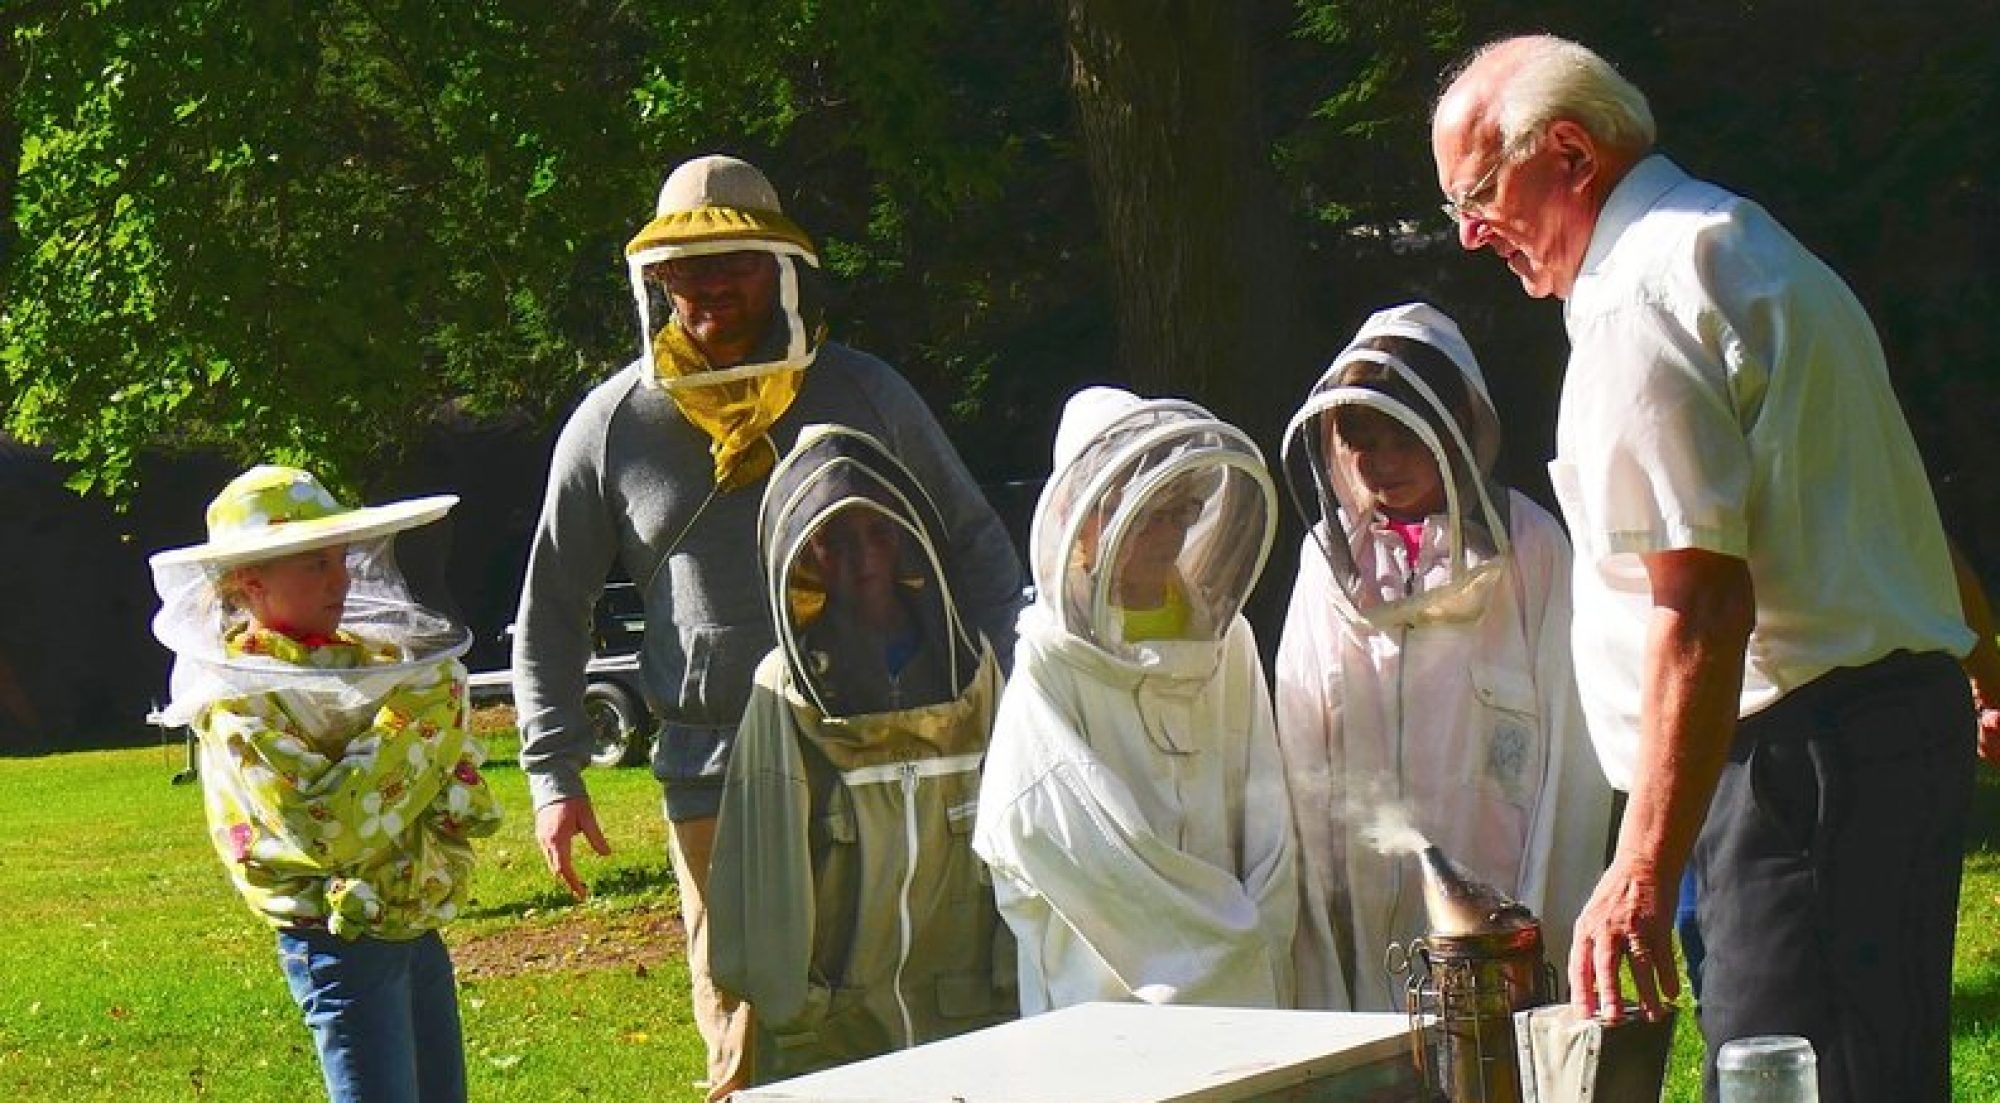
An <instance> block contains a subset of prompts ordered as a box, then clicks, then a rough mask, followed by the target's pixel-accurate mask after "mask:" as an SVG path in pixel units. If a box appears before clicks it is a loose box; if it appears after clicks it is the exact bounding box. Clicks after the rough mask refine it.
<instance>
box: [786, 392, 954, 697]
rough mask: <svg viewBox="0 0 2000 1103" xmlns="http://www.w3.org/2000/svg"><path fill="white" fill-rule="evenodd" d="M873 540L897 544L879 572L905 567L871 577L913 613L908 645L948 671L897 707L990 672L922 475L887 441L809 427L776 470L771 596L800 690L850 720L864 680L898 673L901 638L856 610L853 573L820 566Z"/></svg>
mask: <svg viewBox="0 0 2000 1103" xmlns="http://www.w3.org/2000/svg"><path fill="white" fill-rule="evenodd" d="M857 522H859V523H860V524H865V525H866V526H868V527H867V528H865V529H862V528H860V525H858V524H856V523H857ZM858 532H867V533H869V534H870V535H869V536H868V537H859V536H857V533H858ZM862 539H867V540H881V541H883V543H884V544H885V545H887V546H889V547H891V548H892V549H893V551H892V552H890V553H888V554H886V555H884V554H883V553H881V552H880V551H874V552H870V553H868V554H869V555H871V557H872V556H874V555H882V559H872V558H871V568H872V567H873V566H879V565H880V564H881V563H882V562H883V561H892V562H893V566H892V567H891V568H890V569H889V570H888V571H887V572H885V573H876V572H874V571H872V570H871V571H870V578H869V579H867V580H865V581H863V582H862V583H861V584H862V585H881V586H884V587H886V588H887V589H888V592H889V596H890V597H891V598H892V599H893V600H894V601H895V602H896V604H897V607H898V608H899V609H900V610H902V611H903V613H904V614H905V617H906V620H905V624H904V625H903V627H904V628H905V629H907V630H909V632H908V635H907V640H906V641H904V642H909V643H912V644H916V645H920V646H921V648H922V650H923V654H924V662H925V663H926V669H925V673H926V674H927V675H928V674H930V673H931V672H932V671H933V670H934V671H935V672H936V674H937V677H935V678H929V677H926V678H923V679H915V678H912V679H906V680H905V681H906V682H907V684H908V685H909V686H911V688H912V690H913V693H912V694H904V695H899V696H898V699H897V707H898V708H902V709H909V708H920V707H923V706H929V705H935V704H939V703H942V702H944V701H948V700H951V699H953V698H956V697H957V696H959V694H960V693H962V692H963V691H964V690H965V688H966V687H967V685H968V684H969V683H970V682H971V681H972V679H973V677H974V676H975V674H977V673H978V671H979V669H980V665H981V650H982V648H981V646H980V644H979V642H978V641H977V640H976V639H975V638H974V634H973V633H972V632H971V631H970V630H969V629H968V628H967V627H966V625H965V623H964V622H963V620H961V619H960V616H959V612H958V606H957V603H956V601H955V600H954V599H953V596H952V592H951V585H950V574H949V571H948V570H947V567H946V561H945V552H944V550H943V549H944V548H945V546H946V545H947V543H948V538H947V533H946V529H945V526H944V520H943V517H942V515H941V514H940V513H939V512H938V508H937V505H936V503H935V502H933V501H932V500H931V497H930V494H929V493H928V492H927V491H926V490H925V489H924V487H923V486H922V484H920V483H919V482H918V481H917V479H916V476H915V475H913V474H911V473H910V470H909V468H907V467H905V466H904V465H903V463H902V462H901V461H900V460H898V459H897V458H896V457H895V456H894V455H893V454H891V453H890V451H889V449H888V448H887V447H885V446H884V445H883V444H882V442H881V441H879V440H877V439H876V438H875V437H873V436H871V435H869V434H867V433H864V432H861V431H859V430H855V429H851V428H847V427H844V426H835V425H810V426H807V427H806V428H805V429H803V430H801V431H800V433H799V437H798V440H797V442H796V443H795V444H794V445H793V447H792V450H791V451H790V452H788V453H787V454H786V455H785V457H784V458H783V459H782V460H780V461H779V462H778V465H777V467H776V469H775V470H773V471H772V472H771V479H770V481H769V483H767V484H766V486H765V489H764V499H763V504H762V506H761V507H760V509H759V511H758V522H757V545H758V555H759V558H760V559H761V560H762V562H763V564H764V568H765V569H764V576H765V579H766V584H767V590H766V595H765V596H766V599H767V601H768V602H769V604H770V608H771V618H772V622H773V624H774V625H775V626H776V629H777V634H778V642H779V646H780V647H781V648H782V649H783V650H784V653H785V657H786V661H787V663H788V664H789V665H790V667H791V672H792V680H793V684H794V686H796V687H797V689H798V692H799V694H800V696H801V697H803V698H804V699H805V700H806V701H807V702H809V703H810V704H812V705H813V707H814V708H815V709H817V710H818V712H819V713H820V715H821V716H849V715H853V714H854V711H855V709H854V707H853V706H854V703H855V702H858V701H861V700H863V699H864V698H866V697H867V696H868V695H867V694H865V693H863V692H860V691H859V690H858V689H856V688H855V687H857V686H859V685H860V684H862V683H863V682H864V681H879V680H881V679H883V678H886V677H888V676H889V673H890V672H888V671H886V670H885V669H884V665H883V664H884V656H885V655H886V654H887V653H888V652H889V651H890V650H892V649H893V647H894V646H895V645H896V644H897V643H898V642H899V641H897V640H895V639H893V638H891V630H890V629H889V628H887V627H886V626H884V625H881V624H870V623H866V621H865V618H862V617H859V616H856V615H854V610H855V608H856V607H857V606H858V605H859V604H861V600H860V598H861V595H855V594H843V593H840V592H839V591H838V585H839V584H840V583H841V582H842V581H847V582H849V583H852V582H853V580H852V579H845V580H843V579H829V578H826V577H823V575H822V574H821V572H820V569H819V567H818V565H817V564H818V561H819V557H820V550H821V549H822V548H824V547H826V546H827V545H828V544H829V543H831V544H835V545H837V546H838V547H839V548H840V549H841V550H840V553H839V554H841V555H843V556H856V555H860V554H862V553H861V552H860V551H858V550H857V549H855V547H854V542H855V541H857V540H862ZM878 596H879V594H878ZM920 683H921V684H920ZM921 693H930V694H932V695H933V696H931V697H928V698H925V697H922V696H920V695H919V694H921Z"/></svg>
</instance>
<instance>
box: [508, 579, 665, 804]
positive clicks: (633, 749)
mask: <svg viewBox="0 0 2000 1103" xmlns="http://www.w3.org/2000/svg"><path fill="white" fill-rule="evenodd" d="M504 634H505V635H506V636H507V637H509V642H510V643H511V638H512V636H513V634H514V626H513V625H511V624H510V625H508V626H507V630H506V632H505V633H504ZM645 636H646V612H645V608H644V607H643V606H642V605H641V604H640V601H639V590H638V587H636V586H634V585H632V584H631V583H630V582H612V583H608V584H606V586H605V587H604V595H603V596H602V597H601V598H599V599H598V602H597V611H596V617H595V624H594V627H593V629H592V641H591V642H592V648H591V656H590V662H589V663H588V664H587V665H585V666H584V668H583V673H584V687H583V714H584V716H585V717H586V718H587V719H588V720H589V721H590V726H591V730H592V743H593V749H592V751H591V755H590V764H591V765H593V766H637V765H639V764H641V763H643V762H645V761H647V759H648V758H649V757H650V756H651V754H652V749H653V732H654V730H655V728H656V727H657V726H658V725H657V723H656V722H655V720H654V717H653V712H652V710H651V709H649V708H647V707H646V695H645V693H644V692H643V691H642V690H641V689H640V688H639V645H640V643H641V641H643V640H644V639H645ZM470 688H471V692H472V700H473V703H474V704H481V703H487V704H492V703H497V702H501V701H512V700H513V699H514V672H513V671H512V670H490V671H484V672H481V673H476V674H474V675H472V677H471V680H470Z"/></svg>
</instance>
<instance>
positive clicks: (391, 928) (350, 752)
mask: <svg viewBox="0 0 2000 1103" xmlns="http://www.w3.org/2000/svg"><path fill="white" fill-rule="evenodd" d="M456 501H457V499H456V498H453V497H449V496H443V497H435V498H421V499H416V500H413V501H407V502H397V503H394V504H391V505H385V506H377V507H373V508H364V509H350V508H347V507H345V506H342V505H341V504H340V503H339V502H337V501H336V500H334V498H333V496H332V495H330V494H328V493H327V491H326V490H325V489H324V488H323V487H322V486H321V485H320V483H319V482H318V480H316V479H315V478H313V476H312V475H310V474H308V473H307V472H304V471H301V470H298V469H296V468H289V467H270V466H260V467H255V468H252V469H251V470H249V471H247V472H245V473H244V474H242V475H240V476H238V477H237V478H236V479H234V480H232V481H231V482H230V483H229V485H228V486H226V487H224V488H223V489H222V492H221V493H220V494H218V495H217V496H216V498H215V500H214V501H213V502H211V503H210V505H209V507H208V516H207V520H208V536H209V539H208V542H207V543H205V544H198V545H195V546H192V547H186V548H177V549H174V550H172V551H165V552H161V553H159V554H157V555H155V556H153V558H152V561H151V562H152V567H153V581H154V585H155V587H156V588H157V589H158V591H159V594H160V601H161V608H160V612H159V614H158V616H157V617H156V618H155V619H154V623H153V630H154V634H155V635H157V636H158V637H159V638H160V640H161V642H163V643H165V644H166V645H167V646H168V647H169V648H171V649H173V651H174V655H175V659H174V670H173V700H172V702H171V704H169V705H168V706H167V708H166V709H164V710H163V711H162V713H161V715H160V717H159V720H160V722H161V723H164V724H170V725H176V726H178V725H186V726H188V727H191V728H192V729H193V730H194V732H195V733H196V735H197V736H198V737H199V739H200V745H201V766H200V769H201V777H202V782H203V788H204V792H205V798H206V805H207V811H208V824H209V834H210V837H211V840H212V841H213V843H214V844H215V849H216V853H217V854H218V855H219V856H220V857H221V859H222V863H223V866H224V867H225V868H226V869H227V870H228V873H229V876H230V879H231V880H232V881H233V882H234V883H235V885H236V888H237V890H238V891H239V892H241V893H242V895H243V898H244V900H245V901H246V902H247V903H248V904H249V905H250V907H251V909H252V910H253V911H255V912H256V913H258V914H259V915H261V916H262V917H263V918H264V919H265V920H266V921H267V922H269V923H270V924H271V926H273V927H274V928H276V929H277V938H278V956H279V960H280V962H281V963H282V965H283V966H284V972H285V977H286V980H287V982H288V983H289V985H290V987H291V992H292V996H293V998H294V999H295V1000H296V1001H297V1002H298V1005H299V1007H300V1009H301V1011H303V1013H304V1016H305V1021H306V1025H307V1026H308V1027H310V1028H311V1030H312V1032H313V1037H314V1042H315V1044H316V1045H317V1047H318V1051H319V1057H320V1066H321V1072H322V1074H323V1076H324V1079H325V1082H326V1088H327V1092H328V1094H329V1095H330V1096H331V1097H332V1098H333V1099H334V1100H335V1101H336V1103H343V1101H349V1100H355V1101H358V1100H367V1101H370V1103H376V1101H383V1100H395V1101H405V1100H408V1101H423V1103H432V1101H438V1100H462V1099H464V1098H465V1058H464V1046H463V1041H462V1038H461V1036H460V1028H459V1017H458V999H457V990H456V984H455V981H454V978H453V974H452V965H451V958H450V956H449V955H448V953H447V952H446V950H445V946H444V942H443V940H442V939H440V938H439V937H438V933H437V932H438V928H439V927H440V926H442V925H443V924H444V923H445V922H447V921H449V920H450V919H451V918H453V916H455V915H456V914H457V913H458V911H459V910H460V909H461V908H462V907H463V906H464V904H465V901H466V897H467V892H468V891H469V888H470V883H471V874H472V848H471V845H470V842H469V840H470V839H472V838H475V837H478V836H483V835H489V834H491V833H492V832H493V831H494V829H495V828H496V827H497V826H498V824H499V815H500V813H499V806H498V804H497V802H496V801H495V800H494V797H493V794H492V792H491V791H490V790H489V789H488V788H487V786H486V783H485V782H484V780H482V779H481V777H480V774H479V763H480V761H481V759H482V757H483V756H482V753H481V750H480V746H479V744H478V742H477V741H476V740H475V739H474V738H473V737H472V735H471V733H470V731H469V730H468V725H467V723H466V719H467V703H466V702H467V698H466V692H465V686H466V673H465V667H464V666H463V665H462V664H461V663H460V662H459V661H458V659H459V656H460V655H462V654H463V653H464V652H465V649H466V646H467V644H468V643H469V640H470V637H469V635H468V634H467V633H466V632H465V630H464V629H462V628H460V627H458V626H456V625H454V624H453V623H452V622H451V621H450V620H448V619H447V618H445V617H443V616H440V615H439V614H437V613H434V612H432V611H430V610H428V609H425V608H423V607H422V606H420V605H418V604H417V602H416V601H415V600H414V599H413V598H412V597H411V596H410V593H409V590H408V587H407V585H406V584H405V583H404V580H403V577H402V574H401V572H400V571H398V570H397V568H396V564H395V559H394V557H393V555H392V554H391V551H390V545H391V542H392V540H393V538H394V535H395V533H397V532H399V531H402V530H404V529H407V528H411V527H414V526H416V525H421V524H425V523H428V522H430V521H434V520H437V519H438V518H440V517H442V516H444V514H445V512H446V511H447V510H449V509H450V508H451V507H452V505H453V504H454V503H455V502H456Z"/></svg>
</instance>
